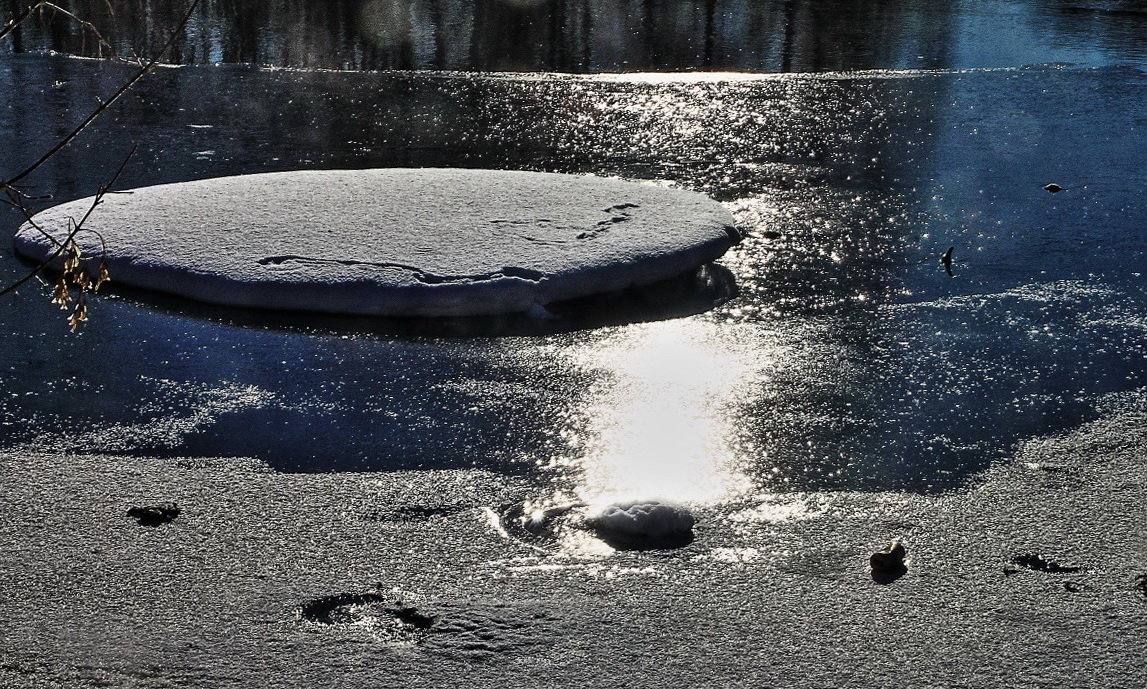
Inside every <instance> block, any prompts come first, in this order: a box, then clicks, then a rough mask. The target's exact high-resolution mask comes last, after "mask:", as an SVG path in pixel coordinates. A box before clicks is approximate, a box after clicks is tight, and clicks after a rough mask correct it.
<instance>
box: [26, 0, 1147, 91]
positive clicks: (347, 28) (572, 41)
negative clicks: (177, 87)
mask: <svg viewBox="0 0 1147 689" xmlns="http://www.w3.org/2000/svg"><path fill="white" fill-rule="evenodd" d="M23 4H24V3H22V2H16V1H15V0H11V1H10V2H9V5H10V7H13V8H15V7H18V6H23ZM57 4H58V5H60V6H62V7H64V8H66V9H68V10H69V11H71V12H72V13H74V14H75V15H77V16H79V17H82V18H84V19H85V20H87V21H88V22H90V23H91V24H92V27H85V26H83V25H81V24H79V23H77V22H76V21H74V20H71V19H69V18H67V17H66V16H65V15H63V14H61V13H55V12H44V13H41V14H40V15H39V16H38V17H37V21H34V22H27V23H25V24H24V25H22V26H21V27H20V29H19V30H18V31H17V32H16V33H15V34H14V35H13V37H12V40H11V45H12V46H13V47H15V48H16V49H17V50H55V51H59V52H64V53H70V54H83V55H102V56H120V57H125V58H132V57H135V56H140V55H143V56H150V55H151V54H153V53H154V52H156V51H157V50H159V49H160V47H161V46H163V45H164V44H165V43H166V42H167V39H168V34H169V32H170V30H171V27H174V26H176V25H177V24H178V23H179V20H180V19H181V18H182V16H183V14H184V12H185V10H186V7H187V4H188V3H184V2H170V1H167V0H127V1H123V2H114V3H109V2H105V0H80V1H73V2H60V3H57ZM10 11H14V10H10ZM1145 31H1147V6H1145V5H1144V3H1143V2H1141V1H1138V0H998V1H996V2H980V1H977V0H957V1H952V2H935V1H934V0H896V1H894V2H889V1H888V0H672V1H670V2H661V1H658V0H325V1H324V2H311V1H308V0H202V2H200V4H199V6H198V8H197V10H196V12H194V13H193V15H192V17H191V20H190V21H189V22H188V25H187V28H186V30H184V31H181V32H178V34H177V40H176V42H175V44H174V46H173V50H172V53H171V55H170V61H172V62H174V63H179V64H202V63H216V62H228V63H249V64H260V65H268V66H286V67H305V68H314V69H353V70H385V69H404V70H409V69H417V70H424V69H431V70H480V71H491V70H494V71H527V72H535V71H557V72H576V73H583V72H634V71H680V70H689V71H692V70H704V71H737V72H778V71H784V72H809V71H832V70H858V69H946V68H974V67H1011V66H1018V65H1021V64H1038V63H1043V62H1052V61H1061V62H1073V63H1091V64H1098V63H1111V62H1117V61H1121V60H1128V59H1133V60H1142V59H1143V57H1144V55H1145V54H1147V53H1145V51H1147V45H1145V40H1147V34H1145Z"/></svg>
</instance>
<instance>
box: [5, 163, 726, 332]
mask: <svg viewBox="0 0 1147 689" xmlns="http://www.w3.org/2000/svg"><path fill="white" fill-rule="evenodd" d="M90 205H91V200H90V199H81V200H78V201H73V202H70V203H65V204H62V205H60V206H56V207H54V208H49V209H47V210H45V211H43V212H41V213H39V214H37V215H36V216H35V217H34V221H35V223H36V225H38V226H39V227H41V228H43V229H44V230H46V231H48V232H49V233H51V234H52V235H53V236H54V237H55V238H57V239H58V238H60V237H63V236H64V235H65V234H66V233H67V231H68V226H69V223H68V219H69V218H74V219H79V218H81V217H82V216H83V215H84V213H85V212H86V211H87V209H88V208H89V207H90ZM85 227H86V228H88V229H91V230H95V231H96V232H98V233H99V236H97V235H96V234H94V233H92V232H81V233H80V234H79V236H78V237H77V239H78V240H79V242H80V245H81V247H82V248H83V250H84V253H85V254H86V255H98V254H99V253H100V251H101V243H100V237H102V238H103V240H104V241H106V244H107V265H108V269H109V271H110V273H111V276H112V279H113V280H114V281H117V282H120V283H124V284H128V285H132V286H136V287H144V288H149V289H154V290H160V291H163V292H168V293H172V294H177V295H180V296H184V297H190V298H192V299H197V300H200V301H205V302H211V303H217V304H228V305H233V306H248V307H260V308H273V309H294V310H303V311H320V312H327V313H341V314H367V315H387V316H464V315H489V314H500V313H512V312H518V311H528V310H530V309H532V308H535V307H536V305H544V304H548V303H551V302H555V301H561V300H565V299H572V298H576V297H582V296H587V295H590V294H599V293H604V292H610V291H614V290H619V289H624V288H626V287H628V286H630V285H643V284H648V283H651V282H655V281H657V280H661V279H665V278H669V277H673V276H675V275H678V274H681V273H684V272H685V271H688V270H691V269H693V268H696V267H698V266H700V265H703V264H705V263H708V262H710V261H712V260H714V259H716V258H718V257H719V256H721V255H722V254H723V253H724V252H725V251H726V250H727V249H728V248H729V247H730V246H731V245H732V244H733V243H735V241H736V237H737V234H736V231H735V230H734V229H733V225H732V217H731V216H730V215H729V213H728V211H726V210H725V209H724V208H723V207H722V206H721V205H720V204H718V203H717V202H715V201H712V200H711V199H709V198H708V197H706V196H703V195H701V194H697V193H694V192H688V191H683V190H679V189H669V188H665V187H659V186H655V185H652V184H643V183H638V182H625V181H620V180H612V179H602V178H598V177H588V176H575V175H559V174H550V173H539V172H514V171H493V170H464V169H377V170H322V171H297V172H274V173H266V174H256V175H244V176H237V177H221V178H215V179H205V180H199V181H194V182H182V183H178V184H165V185H161V186H154V187H145V188H141V189H135V190H133V191H132V192H131V193H125V194H112V195H108V196H106V197H104V201H103V203H102V204H100V205H99V207H98V208H97V209H96V210H95V212H94V213H93V214H92V215H91V217H90V219H89V220H88V221H87V223H86V224H85ZM16 249H17V251H19V252H20V253H21V254H23V255H25V256H27V257H29V258H32V259H36V260H40V259H43V258H44V257H46V256H47V255H49V254H50V253H51V252H52V251H53V250H54V242H53V240H50V239H48V238H47V237H45V236H44V235H43V234H42V233H41V232H39V231H38V230H37V229H36V228H35V227H33V226H32V224H31V223H27V224H25V225H24V226H22V227H21V228H20V230H19V232H18V234H17V235H16Z"/></svg>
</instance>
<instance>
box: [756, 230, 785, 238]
mask: <svg viewBox="0 0 1147 689" xmlns="http://www.w3.org/2000/svg"><path fill="white" fill-rule="evenodd" d="M761 236H762V237H764V238H765V239H780V238H781V237H782V236H784V235H782V234H781V233H780V232H774V231H772V230H769V231H767V232H762V233H761Z"/></svg>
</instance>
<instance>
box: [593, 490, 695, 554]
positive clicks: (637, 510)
mask: <svg viewBox="0 0 1147 689" xmlns="http://www.w3.org/2000/svg"><path fill="white" fill-rule="evenodd" d="M586 523H587V524H588V525H589V526H590V527H592V528H593V529H594V530H595V531H596V532H597V534H598V536H600V537H601V538H602V539H603V540H604V541H606V542H607V543H610V544H611V545H615V546H618V547H622V548H628V549H646V548H675V547H680V546H683V545H688V544H689V543H691V542H692V541H693V526H694V524H696V523H697V520H696V519H695V518H694V517H693V513H692V512H690V511H689V509H688V508H687V507H685V506H684V505H679V504H676V503H671V502H662V501H658V500H649V501H636V502H623V503H614V504H611V505H606V506H605V507H603V508H602V509H600V510H598V511H596V512H594V513H591V514H590V515H589V516H587V517H586Z"/></svg>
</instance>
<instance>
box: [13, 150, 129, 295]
mask: <svg viewBox="0 0 1147 689" xmlns="http://www.w3.org/2000/svg"><path fill="white" fill-rule="evenodd" d="M135 149H136V147H135V146H132V147H131V151H129V152H128V154H127V157H125V158H124V159H123V162H122V163H120V165H119V168H117V169H116V171H115V174H114V175H112V178H111V179H110V180H109V181H108V182H107V184H104V185H103V186H101V187H100V188H99V191H97V192H96V195H95V196H94V197H93V198H92V204H91V206H89V207H88V210H87V212H86V213H84V216H83V217H82V218H80V221H79V222H75V221H74V220H73V221H72V222H71V229H70V230H69V232H68V235H67V236H66V237H65V238H64V239H63V240H62V241H61V240H58V239H55V238H54V237H51V235H48V233H47V232H45V231H44V230H43V229H41V228H40V227H39V226H36V229H38V230H40V232H43V233H44V234H46V235H48V236H49V237H50V238H52V240H53V241H54V242H55V243H56V250H55V251H53V252H52V253H51V254H49V255H48V257H47V258H45V259H43V260H42V261H40V263H39V264H38V265H37V266H36V267H35V268H33V269H32V270H30V271H29V272H28V274H27V275H25V276H24V277H22V278H20V279H19V280H17V281H16V282H14V283H12V284H11V285H9V286H7V287H5V288H4V289H2V290H0V297H3V296H5V295H7V294H11V293H12V292H15V291H16V290H18V289H19V288H20V287H22V286H23V285H24V284H25V283H27V282H28V281H29V280H31V279H32V278H34V277H36V276H37V275H39V274H40V271H41V270H43V269H45V268H47V267H48V266H50V265H52V263H53V262H55V261H56V259H58V258H59V257H60V255H61V254H63V253H64V251H65V250H66V249H67V248H68V246H69V245H70V244H71V243H72V242H73V241H74V240H75V238H76V236H77V235H78V234H79V233H80V232H81V231H83V230H84V229H85V228H84V223H85V222H87V221H88V218H90V217H91V215H92V212H93V211H95V209H96V206H98V205H100V203H102V202H103V198H104V196H105V195H107V194H108V193H109V190H110V189H111V187H112V186H113V185H114V184H115V183H116V181H117V180H118V179H119V177H120V175H121V174H122V173H123V171H124V168H125V167H127V163H128V161H129V160H131V158H132V156H134V155H135ZM88 232H92V233H94V234H95V235H96V236H97V237H99V240H100V243H101V244H103V250H104V255H105V256H106V255H107V244H106V243H105V242H104V238H103V235H101V234H100V233H99V232H96V231H95V230H88Z"/></svg>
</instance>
